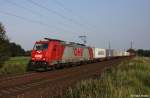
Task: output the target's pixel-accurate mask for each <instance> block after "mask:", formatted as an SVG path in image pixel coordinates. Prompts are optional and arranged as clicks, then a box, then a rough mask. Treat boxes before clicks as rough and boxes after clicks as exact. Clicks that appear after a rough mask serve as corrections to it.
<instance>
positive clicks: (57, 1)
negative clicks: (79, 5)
mask: <svg viewBox="0 0 150 98" xmlns="http://www.w3.org/2000/svg"><path fill="white" fill-rule="evenodd" d="M53 1H54V3H55V4H57V5H59V6H60V7H61V8H63V9H64V10H65V11H66V12H68V13H73V10H71V9H70V8H67V7H65V6H64V5H63V3H62V2H61V1H60V0H53ZM73 16H75V17H76V18H78V19H79V21H80V22H82V23H81V24H82V25H86V27H88V28H90V29H93V28H95V26H93V25H90V24H88V23H87V22H85V21H83V19H84V18H83V17H81V16H79V15H77V14H74V15H73Z"/></svg>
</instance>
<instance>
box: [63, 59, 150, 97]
mask: <svg viewBox="0 0 150 98" xmlns="http://www.w3.org/2000/svg"><path fill="white" fill-rule="evenodd" d="M131 95H149V98H150V58H142V57H136V58H134V59H132V60H130V61H124V62H122V63H121V64H120V65H119V66H117V67H116V68H112V69H109V70H106V71H105V72H104V73H103V74H102V75H101V76H99V77H97V79H88V80H84V81H81V82H80V83H78V84H77V85H76V86H75V87H74V88H69V89H68V91H67V92H66V94H65V95H64V96H61V97H64V98H132V97H131ZM140 98H142V97H140ZM147 98H148V97H147Z"/></svg>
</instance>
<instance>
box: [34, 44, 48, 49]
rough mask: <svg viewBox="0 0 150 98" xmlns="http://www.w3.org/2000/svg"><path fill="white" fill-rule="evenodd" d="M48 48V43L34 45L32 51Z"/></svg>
mask: <svg viewBox="0 0 150 98" xmlns="http://www.w3.org/2000/svg"><path fill="white" fill-rule="evenodd" d="M47 48H48V43H42V44H35V46H34V50H45V49H47Z"/></svg>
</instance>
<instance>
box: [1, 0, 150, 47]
mask: <svg viewBox="0 0 150 98" xmlns="http://www.w3.org/2000/svg"><path fill="white" fill-rule="evenodd" d="M149 5H150V0H0V22H2V24H3V25H4V26H5V29H6V31H7V35H8V37H9V39H10V41H11V42H15V43H17V44H20V45H21V46H22V47H23V48H24V49H25V50H30V49H32V47H33V45H34V43H35V41H37V40H43V38H45V37H48V38H54V39H61V40H65V41H71V42H72V41H74V42H78V43H82V41H81V39H80V38H79V36H82V35H86V36H87V45H89V46H92V47H100V48H108V46H109V45H108V44H109V42H110V45H111V48H113V49H128V48H130V43H131V41H132V42H133V48H135V49H139V48H140V49H150V44H149V42H150V6H149Z"/></svg>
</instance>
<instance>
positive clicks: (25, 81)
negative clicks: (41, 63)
mask: <svg viewBox="0 0 150 98" xmlns="http://www.w3.org/2000/svg"><path fill="white" fill-rule="evenodd" d="M125 59H129V58H119V59H113V60H110V61H103V62H99V63H94V64H87V65H84V66H77V67H71V68H65V69H63V70H57V71H50V72H42V73H28V74H25V75H19V76H14V77H7V78H3V79H0V97H1V98H6V97H7V98H9V97H11V98H16V97H18V98H35V97H36V98H38V97H39V98H41V96H42V97H43V98H46V97H49V96H59V95H62V94H63V93H64V91H65V90H66V89H67V88H68V87H69V86H72V85H73V84H75V83H76V82H78V81H80V80H83V79H87V78H89V77H93V76H94V75H97V74H100V73H101V72H103V70H105V69H106V68H110V67H112V66H114V65H118V64H119V63H120V62H121V61H123V60H125Z"/></svg>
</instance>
